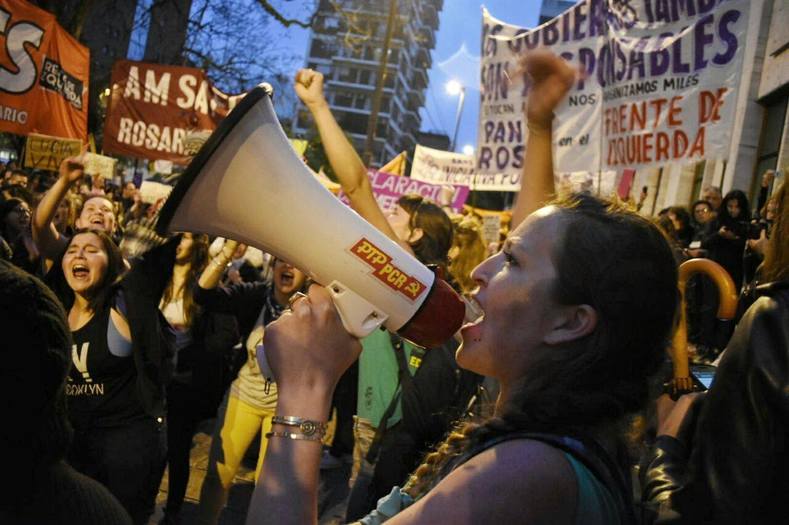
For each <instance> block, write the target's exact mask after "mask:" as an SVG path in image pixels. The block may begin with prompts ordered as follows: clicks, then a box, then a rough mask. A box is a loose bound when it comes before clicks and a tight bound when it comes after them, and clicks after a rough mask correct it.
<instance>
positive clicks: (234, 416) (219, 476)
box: [197, 392, 274, 524]
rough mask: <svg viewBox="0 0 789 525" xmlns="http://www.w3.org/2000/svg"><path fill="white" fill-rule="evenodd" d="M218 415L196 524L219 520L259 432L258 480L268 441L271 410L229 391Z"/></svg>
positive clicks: (213, 522) (272, 414)
mask: <svg viewBox="0 0 789 525" xmlns="http://www.w3.org/2000/svg"><path fill="white" fill-rule="evenodd" d="M217 415H218V418H217V422H216V425H217V426H216V430H215V431H214V436H213V439H212V442H211V452H210V454H209V458H208V470H207V472H206V477H205V480H204V481H203V487H202V490H201V491H200V509H199V511H198V519H197V523H200V524H215V523H216V522H217V521H218V519H219V514H220V513H221V512H222V508H223V507H224V506H225V502H226V501H227V493H228V491H229V490H230V487H231V486H232V485H233V478H234V477H235V476H236V473H238V467H239V465H241V460H242V459H243V458H244V454H245V453H246V451H247V449H248V448H249V445H250V444H251V443H252V440H253V439H255V436H256V435H257V433H258V432H260V433H261V436H260V451H259V452H258V462H257V467H256V468H255V480H256V481H257V479H258V476H259V475H260V469H261V468H262V467H263V458H264V457H265V455H266V445H267V444H268V439H266V437H265V436H266V434H267V433H268V432H270V431H271V418H272V417H274V412H273V411H269V410H265V409H261V408H257V407H254V406H252V405H250V404H249V403H245V402H244V401H242V400H240V399H239V398H238V397H236V396H235V395H233V394H231V393H230V392H228V393H227V394H226V395H225V399H224V401H223V402H222V405H221V406H220V407H219V410H218V412H217Z"/></svg>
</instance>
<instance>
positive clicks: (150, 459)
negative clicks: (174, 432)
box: [60, 230, 176, 524]
mask: <svg viewBox="0 0 789 525" xmlns="http://www.w3.org/2000/svg"><path fill="white" fill-rule="evenodd" d="M175 246H176V240H173V241H171V242H170V243H168V244H166V245H164V246H162V247H161V248H158V249H157V250H156V251H152V252H149V253H148V254H146V257H145V258H144V259H142V260H138V261H135V263H134V264H133V267H132V270H131V271H129V272H128V273H125V271H126V266H125V263H124V261H123V258H122V257H121V253H120V250H119V249H118V247H117V246H116V245H115V243H114V242H113V241H112V239H110V238H109V236H108V235H107V234H106V233H104V232H103V231H99V230H96V231H89V230H79V231H77V232H76V234H75V235H74V236H73V237H72V238H71V239H70V240H69V242H68V244H67V246H66V251H65V254H64V256H63V261H62V265H61V272H62V277H64V278H65V282H66V283H67V287H66V288H65V289H66V290H67V291H66V292H65V293H64V294H63V296H61V298H60V299H61V301H62V303H63V304H64V306H65V307H66V312H67V313H68V325H69V328H70V330H71V335H72V338H73V340H74V345H73V348H72V358H73V359H72V360H73V367H72V369H71V372H70V374H69V381H68V384H67V387H66V394H67V397H68V410H69V419H70V421H71V424H72V425H73V426H74V442H73V445H72V449H71V452H70V454H69V462H70V463H71V464H72V465H73V466H74V468H76V469H77V470H78V471H80V472H82V473H84V474H87V475H88V476H90V477H92V478H94V479H96V480H97V481H100V482H101V483H103V484H104V485H105V486H106V487H107V488H108V489H109V490H110V492H112V494H113V495H114V496H115V497H117V498H118V500H120V502H121V503H122V504H123V506H124V507H125V508H126V510H127V511H128V512H129V514H130V515H131V517H132V519H133V520H134V522H135V523H139V524H142V523H146V520H147V519H148V516H149V515H150V514H151V512H152V511H153V505H154V501H155V498H156V493H157V490H158V480H159V475H160V473H161V465H162V462H163V460H164V439H163V438H164V434H163V432H162V427H163V423H164V385H165V383H166V380H167V378H168V376H169V359H170V355H169V348H168V345H167V342H166V339H165V336H164V332H163V328H162V324H161V323H163V322H164V321H163V320H161V319H160V314H159V310H158V306H159V298H160V297H161V295H162V290H163V289H164V284H165V282H166V278H167V277H166V276H167V275H168V268H171V266H172V260H173V255H174V250H175ZM162 276H164V277H162Z"/></svg>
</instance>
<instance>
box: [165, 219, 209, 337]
mask: <svg viewBox="0 0 789 525" xmlns="http://www.w3.org/2000/svg"><path fill="white" fill-rule="evenodd" d="M208 246H209V243H208V235H204V234H193V236H192V251H191V252H190V253H189V263H188V264H189V274H188V275H187V277H186V282H185V283H184V288H183V299H184V319H185V321H186V325H187V326H191V325H192V321H194V319H196V318H197V316H198V315H199V313H200V306H199V305H198V304H197V303H195V301H194V289H195V286H197V280H198V279H199V278H200V274H202V273H203V270H204V269H205V267H206V264H208ZM174 294H175V290H174V289H173V279H172V278H170V282H169V283H168V284H167V288H165V289H164V293H163V294H162V302H163V303H164V304H167V303H169V302H170V301H172V299H173V295H174Z"/></svg>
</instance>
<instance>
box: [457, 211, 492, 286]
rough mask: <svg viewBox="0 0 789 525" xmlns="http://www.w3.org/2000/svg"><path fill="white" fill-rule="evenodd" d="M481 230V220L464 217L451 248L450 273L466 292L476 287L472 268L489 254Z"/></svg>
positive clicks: (458, 225) (458, 226)
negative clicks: (472, 276)
mask: <svg viewBox="0 0 789 525" xmlns="http://www.w3.org/2000/svg"><path fill="white" fill-rule="evenodd" d="M481 230H482V227H481V225H480V224H479V222H477V221H476V220H474V219H472V218H469V217H464V218H463V219H461V220H460V222H459V223H458V224H457V225H456V226H455V234H454V236H453V242H452V248H450V250H449V273H450V274H451V275H452V278H453V279H454V280H455V282H456V283H457V284H458V286H459V287H460V290H461V291H462V292H463V293H464V294H468V293H471V292H472V291H473V290H474V288H476V284H475V283H474V279H472V278H471V270H473V269H474V268H476V267H477V265H478V264H479V263H481V262H482V261H484V260H485V259H486V258H487V256H488V254H487V248H486V247H485V241H484V240H482V231H481Z"/></svg>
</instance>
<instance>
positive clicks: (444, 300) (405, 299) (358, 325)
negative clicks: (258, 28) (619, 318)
mask: <svg viewBox="0 0 789 525" xmlns="http://www.w3.org/2000/svg"><path fill="white" fill-rule="evenodd" d="M271 95H272V92H271V89H270V87H269V88H263V87H256V88H255V89H253V90H252V91H250V92H249V93H248V94H247V95H246V96H245V97H244V98H243V100H242V101H241V102H240V103H239V104H238V106H236V107H235V108H234V109H233V111H231V113H230V114H229V115H228V116H227V117H226V118H225V119H224V120H223V121H222V123H221V124H220V125H219V127H218V128H217V129H216V130H215V131H214V133H213V134H212V135H211V137H209V139H208V140H207V141H206V143H205V144H204V145H203V146H202V148H201V149H200V151H199V152H198V153H197V155H196V156H195V158H194V160H192V162H191V163H190V164H189V166H188V167H187V169H186V171H185V172H184V174H183V175H182V176H181V178H180V180H179V182H178V184H177V185H176V187H175V188H174V189H173V191H172V193H171V194H170V197H169V199H168V200H167V202H166V204H165V205H164V208H163V209H162V211H161V214H160V216H159V221H158V225H157V230H158V231H159V233H160V234H164V233H172V232H177V231H190V232H200V233H207V234H209V235H218V236H222V237H227V238H230V239H235V240H238V241H240V242H244V243H246V244H249V245H252V246H256V247H258V248H260V249H261V250H263V251H265V252H268V253H271V254H273V255H275V256H276V257H278V258H281V259H284V260H286V261H288V262H290V263H291V264H293V265H294V266H296V267H297V268H300V269H302V270H303V271H305V272H306V273H307V274H308V275H309V276H310V277H311V278H312V279H313V280H314V281H316V282H318V283H321V284H323V285H325V286H326V287H327V289H328V290H329V293H330V294H331V296H332V299H333V300H334V303H335V305H336V306H337V310H338V311H339V313H340V317H341V318H342V321H343V324H344V325H345V328H346V329H347V330H348V331H349V332H350V333H352V334H353V335H355V336H357V337H364V336H365V335H367V334H369V333H370V332H372V331H373V330H374V329H375V328H377V327H379V326H381V325H382V324H383V325H384V326H385V327H386V328H387V329H388V330H390V331H392V332H397V333H399V334H400V335H402V336H403V337H404V338H406V339H408V340H410V341H412V342H414V343H416V344H418V345H420V346H425V347H431V346H436V345H439V344H441V343H443V342H444V341H446V340H447V339H449V338H450V337H451V336H452V335H453V334H454V333H455V332H456V331H457V330H458V329H459V328H460V325H461V324H462V322H463V318H464V314H465V307H464V304H463V301H462V300H461V299H460V298H459V297H458V295H457V294H456V293H455V292H454V291H453V290H452V288H451V287H450V286H449V285H448V284H447V283H446V282H444V281H443V280H441V279H438V278H437V277H436V276H435V275H434V274H433V272H432V271H431V270H429V269H428V268H427V267H426V266H425V265H423V264H422V263H420V262H419V261H418V260H417V259H416V258H414V256H413V255H411V254H409V253H407V252H406V251H405V250H403V249H402V248H401V247H400V246H399V245H398V244H397V243H395V242H394V241H392V240H391V239H389V238H388V237H386V236H385V235H384V234H382V233H381V232H380V231H378V230H377V229H376V228H374V227H373V226H371V225H370V224H369V223H368V222H367V221H365V220H364V219H362V218H361V217H360V216H359V215H357V214H356V213H355V212H354V211H353V210H351V209H350V208H348V207H346V206H345V205H343V204H342V203H341V202H340V201H338V200H337V199H336V198H335V197H334V196H333V195H332V194H331V192H329V191H328V190H327V189H325V188H324V187H323V186H322V185H321V184H320V183H319V182H318V181H317V179H316V178H315V177H314V176H313V173H312V171H311V170H310V169H309V168H308V167H307V166H306V165H305V164H304V163H303V162H302V161H301V159H300V158H299V157H298V156H297V155H296V153H295V152H294V150H293V148H292V146H291V144H290V141H289V140H288V138H287V137H286V136H285V133H284V132H283V131H282V128H281V126H280V125H279V121H278V120H277V117H276V114H275V113H274V108H273V105H272V103H271Z"/></svg>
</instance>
